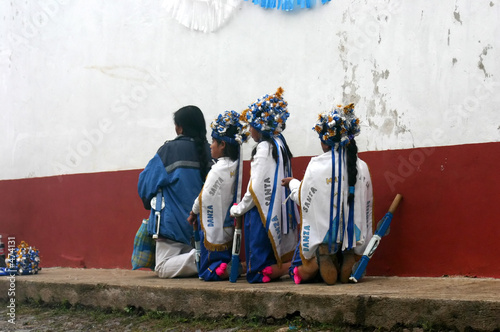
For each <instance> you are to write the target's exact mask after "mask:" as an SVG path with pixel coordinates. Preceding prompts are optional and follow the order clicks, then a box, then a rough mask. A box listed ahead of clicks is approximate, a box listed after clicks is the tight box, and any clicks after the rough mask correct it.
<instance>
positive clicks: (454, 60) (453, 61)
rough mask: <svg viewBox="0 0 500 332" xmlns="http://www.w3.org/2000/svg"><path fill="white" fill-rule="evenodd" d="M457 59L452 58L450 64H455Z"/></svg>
mask: <svg viewBox="0 0 500 332" xmlns="http://www.w3.org/2000/svg"><path fill="white" fill-rule="evenodd" d="M457 61H458V60H457V58H453V59H452V60H451V62H452V65H453V66H454V65H455V63H457Z"/></svg>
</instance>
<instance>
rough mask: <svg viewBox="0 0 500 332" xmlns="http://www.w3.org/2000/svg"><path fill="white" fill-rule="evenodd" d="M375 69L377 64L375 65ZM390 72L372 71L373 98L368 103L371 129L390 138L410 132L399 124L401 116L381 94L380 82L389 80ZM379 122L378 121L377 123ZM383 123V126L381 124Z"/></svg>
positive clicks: (368, 117) (384, 95)
mask: <svg viewBox="0 0 500 332" xmlns="http://www.w3.org/2000/svg"><path fill="white" fill-rule="evenodd" d="M374 65H375V68H377V64H376V63H375V64H374ZM389 75H390V72H389V70H387V69H386V70H382V71H377V70H372V76H373V98H372V99H371V100H370V101H369V102H368V110H367V120H368V124H369V126H370V127H372V128H374V129H376V130H378V131H379V132H380V134H382V135H387V136H390V135H391V134H396V135H398V134H402V133H406V132H409V130H408V129H407V128H406V127H405V126H404V125H403V124H401V123H400V122H399V118H400V117H399V114H398V111H397V110H396V109H389V108H388V107H387V101H386V94H383V93H381V92H380V89H379V82H380V80H386V79H388V78H389ZM377 120H378V121H377ZM380 122H382V124H380Z"/></svg>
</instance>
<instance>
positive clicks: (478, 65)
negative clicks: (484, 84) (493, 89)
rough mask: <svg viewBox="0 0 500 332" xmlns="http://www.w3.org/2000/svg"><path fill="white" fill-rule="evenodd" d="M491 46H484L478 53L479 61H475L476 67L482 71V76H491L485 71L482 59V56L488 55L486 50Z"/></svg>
mask: <svg viewBox="0 0 500 332" xmlns="http://www.w3.org/2000/svg"><path fill="white" fill-rule="evenodd" d="M492 48H493V47H492V46H491V45H488V46H486V47H485V48H483V51H482V52H481V54H479V61H478V63H477V67H478V68H479V69H480V70H482V71H483V72H484V77H490V76H491V74H488V73H487V72H486V68H484V64H483V60H484V56H486V55H488V50H490V49H492Z"/></svg>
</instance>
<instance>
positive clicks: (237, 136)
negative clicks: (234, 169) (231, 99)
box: [210, 111, 250, 145]
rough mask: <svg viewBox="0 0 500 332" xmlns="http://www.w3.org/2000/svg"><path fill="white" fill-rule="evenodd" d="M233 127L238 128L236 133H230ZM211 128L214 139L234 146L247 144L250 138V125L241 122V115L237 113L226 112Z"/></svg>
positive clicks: (213, 122) (215, 120) (216, 119)
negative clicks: (229, 130)
mask: <svg viewBox="0 0 500 332" xmlns="http://www.w3.org/2000/svg"><path fill="white" fill-rule="evenodd" d="M231 126H234V127H235V128H236V133H231V134H230V133H228V129H229V128H230V127H231ZM210 128H212V137H213V138H216V139H220V140H223V141H225V142H227V143H229V144H233V145H236V144H242V143H245V142H246V141H247V140H248V137H249V136H250V132H249V131H248V124H247V123H246V122H244V121H240V114H239V113H237V112H235V111H225V112H224V113H223V114H219V116H218V117H217V118H215V119H214V121H212V123H211V124H210Z"/></svg>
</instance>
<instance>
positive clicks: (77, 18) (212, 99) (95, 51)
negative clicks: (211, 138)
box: [0, 0, 500, 179]
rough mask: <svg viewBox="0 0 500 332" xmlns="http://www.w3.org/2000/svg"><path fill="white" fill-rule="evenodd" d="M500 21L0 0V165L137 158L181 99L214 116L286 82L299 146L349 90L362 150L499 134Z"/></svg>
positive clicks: (410, 10) (37, 171)
mask: <svg viewBox="0 0 500 332" xmlns="http://www.w3.org/2000/svg"><path fill="white" fill-rule="evenodd" d="M172 1H173V0H172ZM499 21H500V1H498V0H492V1H483V0H479V1H466V0H443V1H424V0H416V1H403V0H385V1H384V0H370V1H368V0H363V1H361V0H360V1H352V0H351V1H348V0H334V1H331V2H330V3H328V4H326V5H321V4H320V1H318V5H316V7H315V8H314V9H312V10H296V11H293V12H288V13H287V12H282V11H277V10H263V9H262V8H260V7H259V6H255V5H253V4H252V3H251V1H248V2H246V1H241V3H240V4H239V7H238V8H237V10H236V11H235V13H234V15H233V16H232V18H231V19H230V20H229V21H228V22H227V23H226V24H225V25H224V26H223V27H221V28H220V29H219V30H217V31H216V32H213V33H202V32H197V31H192V30H189V29H187V28H185V27H183V26H182V25H180V24H179V23H177V22H176V21H175V20H173V19H172V18H170V15H169V14H168V13H166V12H165V10H164V9H163V8H162V6H161V1H154V0H147V1H141V2H140V3H139V2H136V1H132V0H120V1H118V0H115V1H111V0H109V1H98V0H64V1H63V0H57V1H56V0H44V1H41V0H40V1H17V0H16V1H6V0H1V1H0V75H1V76H0V100H1V102H2V103H1V104H2V105H1V113H0V114H1V120H0V153H1V156H2V157H1V159H0V179H17V178H25V177H40V176H52V175H59V174H73V173H87V172H100V171H114V170H124V169H138V168H143V167H144V166H145V165H146V163H147V162H148V160H149V159H150V158H151V157H152V156H153V154H154V153H155V152H156V150H157V148H158V147H159V146H160V145H161V144H162V142H163V141H164V140H166V139H171V138H173V137H174V136H175V134H174V129H173V123H172V113H173V112H174V111H175V110H177V109H178V108H179V107H181V106H184V105H186V104H195V105H198V106H199V107H200V108H201V109H202V110H203V111H204V113H205V114H206V118H207V125H208V124H209V122H210V121H211V119H212V118H214V117H215V116H216V115H217V114H218V113H220V112H222V111H224V110H229V109H234V110H237V111H241V110H243V109H245V108H246V107H247V106H248V105H249V104H250V103H251V102H253V101H254V100H255V99H256V98H258V97H260V96H261V95H263V94H266V93H272V92H274V91H275V90H276V88H277V87H278V86H282V87H283V88H284V89H285V97H286V99H287V100H288V102H289V110H290V112H291V116H290V118H289V120H288V123H287V130H286V131H285V133H284V134H285V137H286V138H287V140H288V143H289V145H290V147H291V149H292V152H293V153H294V154H295V155H296V156H309V155H314V154H317V153H319V152H320V148H319V145H318V139H317V137H316V135H315V134H314V132H313V131H312V130H311V128H312V126H313V124H314V122H315V120H316V117H317V113H319V112H321V111H325V110H328V109H329V108H330V107H331V106H333V105H335V104H345V103H349V102H354V103H356V112H357V114H358V116H359V117H360V118H361V120H362V124H363V127H362V133H361V135H360V137H359V138H358V145H359V147H360V150H361V151H365V150H386V149H404V148H412V147H425V146H437V145H458V144H467V143H481V142H496V141H499V138H500V135H499V128H500V115H499V113H498V106H499V105H500V82H499V81H498V79H499V76H500V61H499V46H500V23H499ZM252 145H253V143H252V144H247V145H246V146H245V156H246V159H248V157H249V154H250V150H251V147H252Z"/></svg>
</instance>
